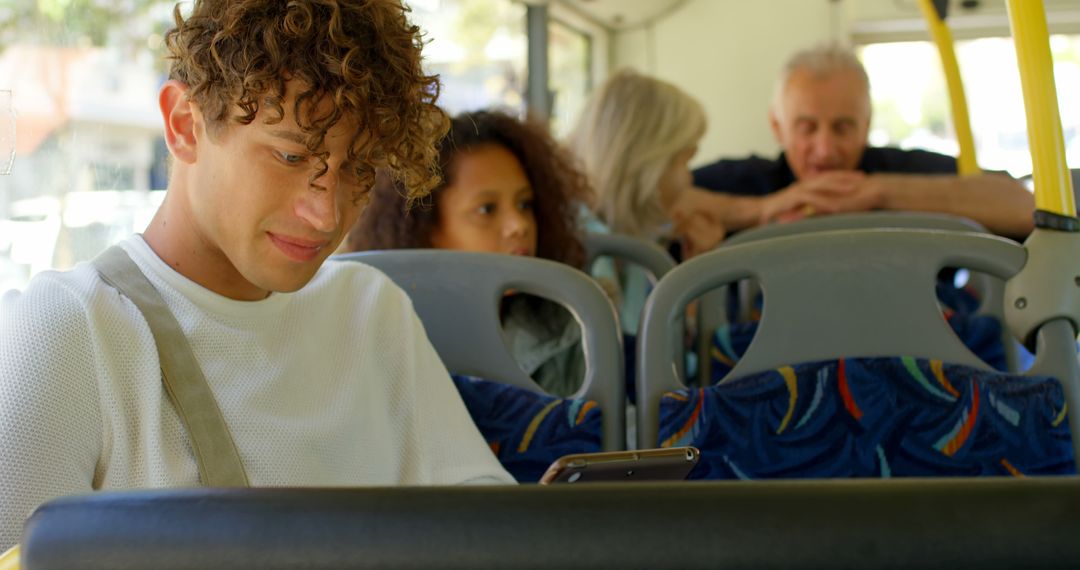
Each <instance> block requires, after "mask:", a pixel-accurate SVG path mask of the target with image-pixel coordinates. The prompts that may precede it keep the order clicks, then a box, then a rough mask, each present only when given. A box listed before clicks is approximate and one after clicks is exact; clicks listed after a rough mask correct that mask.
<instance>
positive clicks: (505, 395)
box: [453, 375, 603, 483]
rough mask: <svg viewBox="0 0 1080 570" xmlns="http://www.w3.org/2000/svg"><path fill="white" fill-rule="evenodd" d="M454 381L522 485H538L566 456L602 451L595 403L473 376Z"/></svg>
mask: <svg viewBox="0 0 1080 570" xmlns="http://www.w3.org/2000/svg"><path fill="white" fill-rule="evenodd" d="M453 379H454V384H455V385H456V386H457V389H458V392H459V393H460V394H461V399H462V400H463V401H464V402H465V407H466V408H467V409H468V410H469V414H470V415H471V416H472V418H473V422H475V423H476V427H478V428H479V429H480V433H481V434H482V435H483V436H484V439H485V440H486V441H487V442H488V445H490V446H491V450H492V451H493V452H494V453H495V455H496V456H497V457H498V458H499V461H500V462H501V463H502V465H503V467H504V468H505V469H506V470H507V471H509V472H510V474H511V475H513V476H514V477H515V478H516V479H517V480H518V481H519V482H521V483H526V482H529V483H534V482H536V481H538V480H539V479H540V476H541V475H543V474H544V471H546V470H547V468H548V466H549V465H551V462H552V461H555V460H556V459H558V458H559V457H562V456H563V455H568V454H571V453H593V452H598V451H600V450H601V447H602V439H603V428H602V423H601V411H600V408H599V406H598V405H597V404H596V402H594V401H592V400H580V399H573V398H557V397H554V396H547V395H543V394H537V393H535V392H531V391H529V390H525V389H523V388H518V387H516V386H511V385H508V384H501V383H498V382H491V381H488V380H483V379H479V378H474V377H470V376H457V375H455V376H453Z"/></svg>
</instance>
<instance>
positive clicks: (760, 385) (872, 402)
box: [658, 357, 1076, 479]
mask: <svg viewBox="0 0 1080 570" xmlns="http://www.w3.org/2000/svg"><path fill="white" fill-rule="evenodd" d="M658 444H659V445H660V446H662V447H668V446H682V445H693V446H695V447H698V448H699V449H700V450H701V456H702V457H701V462H700V463H699V464H698V466H697V467H696V468H695V470H694V471H693V472H692V473H691V474H690V478H707V479H770V478H826V477H909V476H924V477H944V476H968V477H971V476H988V475H989V476H993V475H999V476H1026V475H1064V474H1073V473H1076V465H1075V463H1074V455H1073V451H1072V445H1071V438H1070V433H1069V424H1068V422H1067V421H1066V406H1065V396H1064V392H1063V390H1062V387H1061V385H1060V384H1059V383H1058V382H1057V381H1056V380H1054V379H1052V378H1047V377H1023V376H1013V375H1008V374H1003V373H998V372H994V371H988V370H979V369H975V368H971V367H967V366H959V365H949V364H943V363H942V362H941V361H938V360H924V359H915V358H906V357H897V358H858V359H841V360H827V361H821V362H811V363H804V364H799V365H795V366H784V367H780V368H778V369H776V370H773V371H767V372H762V373H758V374H753V375H750V376H748V377H745V378H742V379H738V380H735V381H732V382H725V383H721V384H718V385H715V386H711V387H708V388H703V389H683V390H678V391H674V392H669V393H667V394H666V395H665V396H664V398H663V399H662V400H661V404H660V436H659V441H658Z"/></svg>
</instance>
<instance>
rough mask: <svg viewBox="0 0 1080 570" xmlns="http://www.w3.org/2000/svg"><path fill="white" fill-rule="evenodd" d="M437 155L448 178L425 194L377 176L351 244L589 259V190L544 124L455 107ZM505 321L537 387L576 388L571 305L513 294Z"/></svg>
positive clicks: (577, 339) (578, 369)
mask: <svg viewBox="0 0 1080 570" xmlns="http://www.w3.org/2000/svg"><path fill="white" fill-rule="evenodd" d="M439 164H440V166H441V167H442V172H443V183H442V184H441V185H439V186H437V187H436V188H435V189H434V190H432V192H431V196H430V198H429V199H425V200H424V201H422V202H416V203H413V202H411V201H410V199H409V198H408V196H407V195H406V193H405V192H403V191H402V189H401V188H400V187H399V185H397V184H395V183H394V182H393V181H392V180H391V179H390V178H389V177H387V176H382V175H380V176H379V177H378V178H377V179H376V183H375V188H374V190H373V191H372V195H371V198H370V200H369V202H368V206H367V208H366V209H365V211H364V213H363V214H362V215H361V217H360V220H359V222H358V223H357V225H356V226H355V227H354V228H353V230H352V232H350V234H349V248H350V249H351V250H353V251H360V250H369V249H399V248H440V249H459V250H466V251H481V252H491V253H503V254H510V255H530V256H536V257H542V258H544V259H550V260H553V261H558V262H561V263H566V264H568V265H571V266H573V267H576V268H578V269H581V268H582V267H583V265H584V263H585V250H584V247H583V246H582V244H581V241H580V237H579V231H578V227H577V220H578V215H579V212H580V208H581V203H582V202H583V201H584V200H586V199H587V197H588V194H589V189H588V186H587V183H586V182H585V178H584V176H583V175H582V174H581V173H579V172H578V171H577V169H575V168H574V166H573V164H572V163H571V161H570V159H569V158H568V156H567V155H566V154H565V153H564V152H563V151H562V150H561V149H560V148H559V147H558V146H557V145H556V143H555V142H554V141H553V140H552V138H551V136H550V135H548V134H547V131H546V130H545V129H544V128H543V127H541V126H538V125H535V124H531V123H526V122H522V121H519V120H517V119H516V118H514V117H512V116H510V115H507V114H505V113H501V112H495V111H477V112H472V113H464V114H461V115H458V116H457V117H455V118H454V119H453V120H451V125H450V132H449V134H447V136H446V137H445V138H444V139H443V141H442V145H441V147H440V152H439ZM503 327H504V329H505V330H506V333H507V339H508V343H509V345H510V349H511V352H512V353H513V354H514V356H515V357H516V358H517V360H518V362H519V363H520V364H521V365H522V367H523V368H524V369H525V371H526V372H527V373H529V375H530V376H532V378H533V379H534V380H535V381H536V382H537V383H538V384H540V386H541V387H543V388H544V389H546V390H547V391H548V392H551V393H553V394H557V395H560V396H566V395H570V394H572V393H574V392H575V391H576V390H577V387H578V386H580V384H581V382H582V379H583V378H584V374H585V363H584V357H583V355H582V351H581V330H580V328H579V326H578V324H577V322H576V321H575V320H574V319H573V318H572V317H571V316H570V314H569V313H568V312H567V311H566V310H564V309H562V307H560V306H559V305H557V304H555V303H551V302H547V301H543V300H541V299H537V298H535V297H529V296H525V295H510V296H508V297H507V298H506V299H505V300H504V305H503Z"/></svg>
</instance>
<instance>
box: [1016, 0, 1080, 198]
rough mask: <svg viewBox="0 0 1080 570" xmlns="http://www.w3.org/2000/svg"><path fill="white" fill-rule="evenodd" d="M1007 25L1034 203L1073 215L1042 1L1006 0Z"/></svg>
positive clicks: (1071, 190) (1071, 193)
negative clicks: (1025, 129)
mask: <svg viewBox="0 0 1080 570" xmlns="http://www.w3.org/2000/svg"><path fill="white" fill-rule="evenodd" d="M1008 7H1009V24H1010V25H1011V26H1012V34H1013V40H1014V42H1015V44H1016V60H1017V63H1019V65H1020V83H1021V85H1022V86H1023V88H1024V110H1025V111H1026V113H1027V122H1028V144H1029V145H1030V146H1031V160H1032V174H1033V177H1034V179H1035V208H1036V209H1037V210H1043V211H1046V212H1050V213H1052V214H1058V215H1061V216H1068V217H1076V202H1075V200H1074V198H1073V189H1072V180H1071V178H1070V176H1069V166H1068V163H1067V162H1066V161H1065V137H1064V135H1063V134H1062V131H1061V118H1060V115H1059V113H1058V99H1057V86H1056V84H1055V83H1054V62H1053V58H1052V57H1051V55H1050V34H1049V32H1048V31H1047V29H1046V11H1045V10H1044V8H1043V3H1042V1H1041V0H1008Z"/></svg>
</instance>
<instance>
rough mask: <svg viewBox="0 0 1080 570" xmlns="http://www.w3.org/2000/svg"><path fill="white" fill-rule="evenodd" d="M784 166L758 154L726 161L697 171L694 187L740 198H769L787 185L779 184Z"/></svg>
mask: <svg viewBox="0 0 1080 570" xmlns="http://www.w3.org/2000/svg"><path fill="white" fill-rule="evenodd" d="M784 166H785V165H784V164H782V159H775V158H766V157H762V156H758V155H756V154H752V155H750V156H747V157H744V158H722V159H720V160H717V161H716V162H713V163H710V164H706V165H705V166H701V167H699V168H696V169H694V171H693V175H694V185H695V186H698V187H700V188H705V189H707V190H716V191H721V192H731V193H736V194H751V195H761V194H767V193H769V192H772V191H775V190H777V189H778V188H779V187H783V186H785V185H786V184H782V183H781V182H778V180H779V179H780V178H781V177H782V174H783V173H782V170H783V169H784ZM778 184H779V187H777V185H778Z"/></svg>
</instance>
